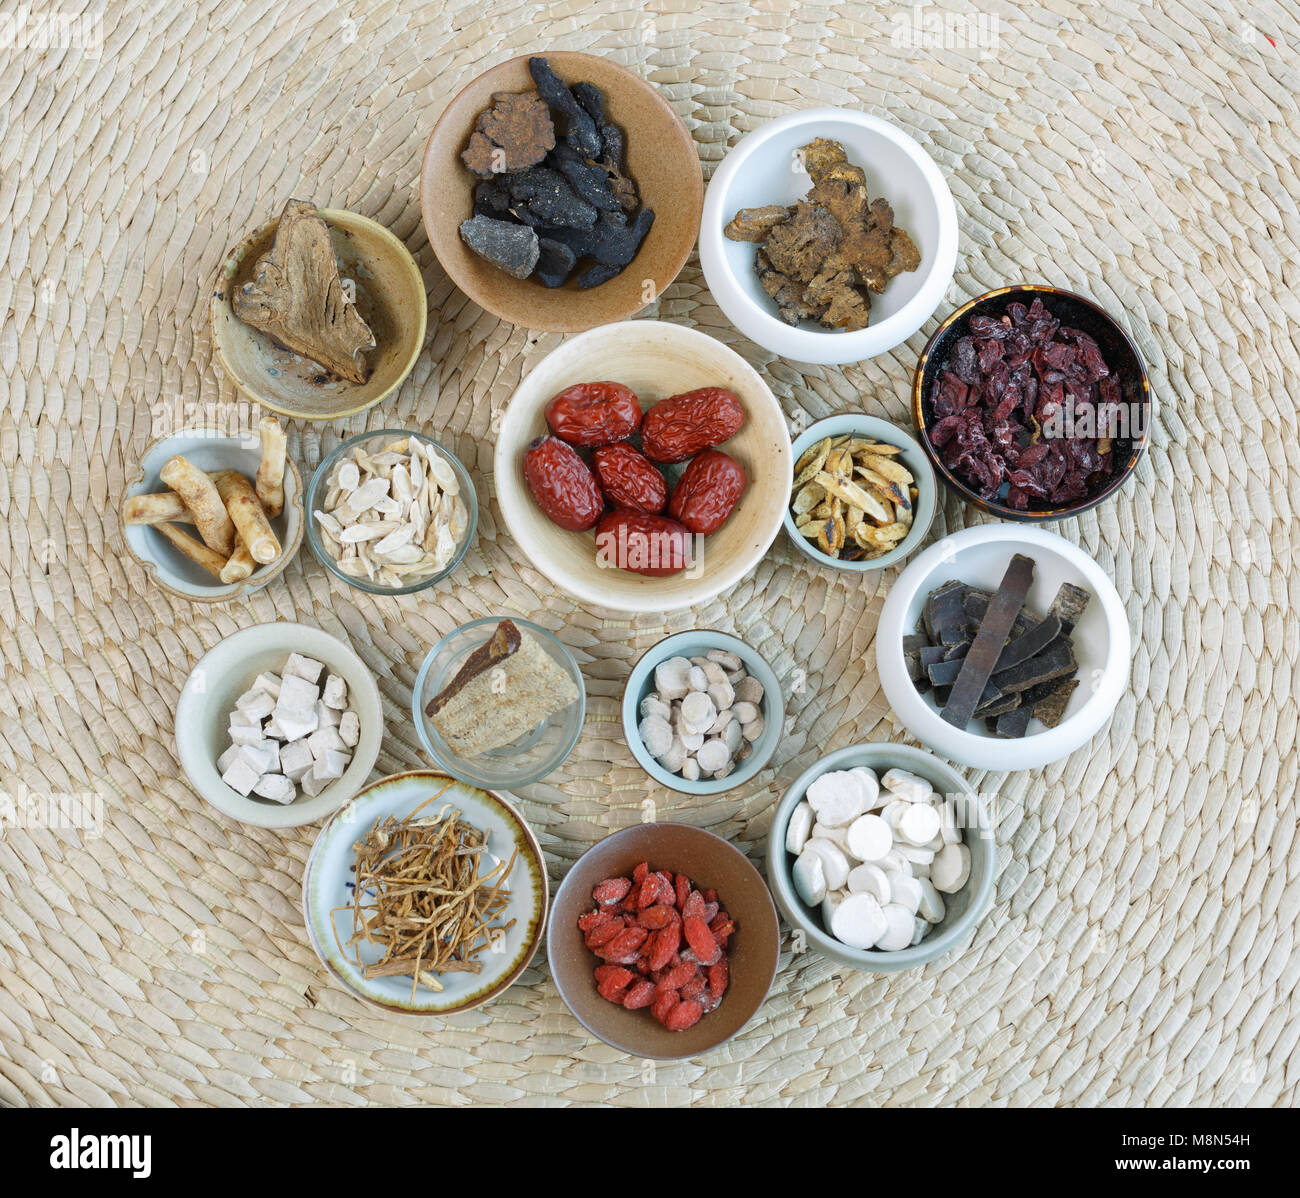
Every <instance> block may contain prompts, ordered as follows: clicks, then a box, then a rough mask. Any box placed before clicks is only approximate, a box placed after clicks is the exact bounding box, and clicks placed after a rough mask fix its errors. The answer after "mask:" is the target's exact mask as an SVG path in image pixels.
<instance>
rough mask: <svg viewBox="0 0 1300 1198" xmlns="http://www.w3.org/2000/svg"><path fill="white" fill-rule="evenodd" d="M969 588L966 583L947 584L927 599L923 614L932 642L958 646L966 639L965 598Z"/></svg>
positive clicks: (951, 582) (931, 593) (934, 591)
mask: <svg viewBox="0 0 1300 1198" xmlns="http://www.w3.org/2000/svg"><path fill="white" fill-rule="evenodd" d="M968 589H969V588H968V587H967V586H966V584H965V583H964V582H953V581H950V582H945V583H944V584H943V586H941V587H939V588H937V589H936V590H933V591H931V592H930V594H929V595H928V596H927V597H926V600H925V607H924V608H923V609H922V614H923V617H924V619H925V630H926V632H927V633H929V634H930V640H931V641H933V642H936V643H938V644H944V645H956V644H959V643H960V642H962V641H964V640H965V639H966V610H965V598H966V591H967V590H968Z"/></svg>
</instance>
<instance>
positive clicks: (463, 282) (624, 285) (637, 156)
mask: <svg viewBox="0 0 1300 1198" xmlns="http://www.w3.org/2000/svg"><path fill="white" fill-rule="evenodd" d="M530 57H532V55H527V54H525V55H521V56H520V57H518V58H512V59H510V60H509V61H508V62H503V63H500V64H499V65H497V66H495V67H493V68H492V69H491V70H489V71H486V72H485V73H484V74H482V75H480V76H479V77H478V78H477V79H475V80H474V81H473V82H472V83H471V84H469V86H468V87H466V88H465V89H464V90H463V91H461V92H460V94H459V95H457V96H456V98H455V99H454V100H452V102H451V103H450V104H448V105H447V109H446V111H445V112H443V114H442V116H441V117H439V118H438V123H437V125H435V126H434V129H433V134H432V136H431V137H430V138H429V144H428V146H427V147H426V148H425V151H424V163H423V165H422V166H421V168H420V206H421V208H422V209H423V210H424V227H425V229H426V230H427V231H428V234H429V244H430V245H431V246H433V252H434V253H435V254H437V256H438V261H439V262H441V263H442V267H443V269H444V270H445V271H446V272H447V274H448V275H449V276H450V278H451V281H452V282H453V283H455V284H456V286H457V287H459V288H460V289H461V290H462V291H463V292H464V293H465V294H466V295H468V296H469V298H470V299H472V300H473V301H474V302H475V303H476V304H478V305H479V307H480V308H484V309H486V310H487V311H488V312H491V313H492V314H493V315H494V316H499V317H501V319H502V320H508V321H509V322H510V323H511V324H517V325H523V326H524V327H525V328H530V329H544V330H548V331H550V332H556V333H577V332H581V331H582V330H583V329H590V328H594V327H595V326H596V325H598V324H606V323H607V322H609V321H612V320H623V319H625V318H626V317H628V316H631V315H632V314H633V313H634V312H638V311H640V309H642V308H644V307H645V306H646V304H648V303H652V302H653V301H654V300H655V299H656V298H657V297H658V296H660V295H662V294H663V292H664V290H665V289H666V288H667V287H668V285H669V284H670V283H671V282H672V281H673V280H674V279H675V278H676V277H677V272H678V271H680V270H681V268H682V266H683V265H684V264H685V262H686V259H687V258H688V257H689V256H690V252H691V250H692V248H693V247H694V245H695V238H696V235H697V234H698V233H699V231H700V213H701V212H702V211H703V208H704V181H703V178H702V176H701V174H700V160H699V155H698V154H697V152H696V149H695V142H694V141H693V140H692V139H691V135H690V133H689V132H688V131H687V128H686V126H685V125H684V124H683V123H682V121H681V118H680V117H679V116H678V115H677V114H676V113H675V112H674V111H673V110H672V108H671V107H669V105H668V102H667V101H666V100H665V99H664V98H663V96H662V95H660V94H659V92H658V90H657V89H655V88H654V87H652V86H651V85H650V84H649V83H647V82H646V81H645V80H644V79H642V78H641V77H640V76H639V75H634V74H632V72H631V71H628V70H625V69H624V68H623V67H621V66H618V65H617V64H616V63H613V62H611V61H610V60H609V59H607V58H599V57H597V56H595V55H592V54H577V53H572V52H567V51H554V52H550V53H547V54H546V55H545V58H546V60H547V62H549V63H550V65H551V69H552V70H554V71H555V73H556V74H557V75H559V76H560V78H561V79H563V80H564V81H565V83H568V84H573V83H579V82H587V83H594V84H595V85H596V86H597V87H598V88H600V90H601V92H602V94H603V95H604V97H605V111H606V113H607V114H608V115H609V117H610V118H611V119H612V120H613V121H614V122H615V123H616V124H618V125H620V126H622V128H623V131H624V132H625V133H626V135H627V169H628V173H629V174H630V175H631V176H632V178H633V179H635V180H636V183H637V186H638V187H639V188H640V191H641V197H642V200H643V201H644V203H645V204H646V206H648V207H650V208H652V209H654V214H655V221H654V225H653V226H652V227H651V229H650V232H649V234H648V235H647V236H646V239H645V241H644V242H642V244H641V249H640V250H639V251H638V253H637V256H636V257H635V258H634V259H633V260H632V262H631V264H630V265H629V266H628V267H627V269H626V270H624V271H623V272H622V273H621V274H620V275H618V276H616V277H615V278H613V279H611V280H610V281H609V282H608V283H604V284H602V285H601V286H599V287H593V288H591V289H590V290H588V291H583V290H581V289H580V288H579V287H578V285H577V284H576V283H574V282H573V281H572V280H570V282H568V283H567V284H565V286H563V287H558V288H554V289H552V288H548V287H545V286H543V285H542V284H541V283H539V282H537V280H535V279H514V278H511V277H510V276H509V275H507V274H506V273H504V272H503V271H500V270H498V269H497V268H496V267H495V266H492V265H491V264H490V263H487V262H485V261H484V260H483V259H482V258H480V257H479V256H478V255H477V254H475V253H473V252H472V251H471V250H470V249H469V248H468V247H467V246H466V245H465V243H464V242H463V241H461V239H460V232H459V229H460V224H461V222H462V221H465V220H468V219H469V218H470V216H472V215H473V207H474V201H473V194H472V193H473V189H474V184H475V182H476V179H475V177H474V175H472V174H471V173H470V172H469V171H468V170H467V169H466V168H465V165H464V164H463V163H462V162H461V160H460V154H461V151H462V150H463V149H464V148H465V146H466V144H467V143H468V142H469V135H470V133H471V132H472V131H473V129H474V122H475V121H476V120H477V118H478V114H479V113H480V112H481V111H482V110H483V109H484V108H487V107H488V106H489V105H490V104H491V102H492V94H493V92H522V91H528V90H529V89H530V88H532V86H533V80H532V76H531V75H530V74H529V73H528V59H529V58H530Z"/></svg>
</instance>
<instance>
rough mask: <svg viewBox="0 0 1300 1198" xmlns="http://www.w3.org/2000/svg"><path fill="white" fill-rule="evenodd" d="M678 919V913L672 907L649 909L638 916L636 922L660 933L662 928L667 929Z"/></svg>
mask: <svg viewBox="0 0 1300 1198" xmlns="http://www.w3.org/2000/svg"><path fill="white" fill-rule="evenodd" d="M676 918H678V916H677V912H676V911H674V910H673V909H672V908H671V907H662V906H660V907H647V908H646V909H645V910H644V911H642V912H640V914H638V915H637V917H636V921H637V923H638V924H639V925H640V926H641V927H643V928H651V929H653V930H654V931H658V930H659V929H660V928H666V927H667V926H668V925H669V924H670V923H672V922H673V920H674V919H676Z"/></svg>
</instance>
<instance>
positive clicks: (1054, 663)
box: [997, 636, 1079, 692]
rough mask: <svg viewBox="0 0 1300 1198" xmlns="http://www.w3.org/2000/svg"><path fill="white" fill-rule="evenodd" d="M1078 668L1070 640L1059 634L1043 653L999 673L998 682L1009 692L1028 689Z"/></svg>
mask: <svg viewBox="0 0 1300 1198" xmlns="http://www.w3.org/2000/svg"><path fill="white" fill-rule="evenodd" d="M1078 668H1079V665H1078V662H1076V661H1075V660H1074V650H1073V648H1072V647H1071V645H1070V642H1069V640H1068V639H1067V638H1065V637H1063V636H1058V637H1057V638H1056V640H1054V641H1053V642H1052V643H1051V644H1050V645H1048V646H1047V648H1046V649H1044V650H1043V651H1042V652H1041V653H1038V654H1036V655H1035V656H1034V657H1031V658H1030V659H1029V660H1028V661H1022V662H1021V663H1020V664H1019V665H1015V666H1012V667H1011V668H1010V669H1007V670H1003V671H1002V672H1001V673H999V674H998V676H997V684H998V686H1000V687H1001V688H1002V689H1003V690H1004V691H1007V692H1010V691H1026V690H1029V688H1030V687H1033V686H1037V685H1038V684H1039V683H1043V682H1050V681H1051V680H1052V679H1054V678H1062V677H1065V676H1066V675H1069V674H1073V673H1074V671H1075V670H1077V669H1078Z"/></svg>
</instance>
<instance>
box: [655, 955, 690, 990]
mask: <svg viewBox="0 0 1300 1198" xmlns="http://www.w3.org/2000/svg"><path fill="white" fill-rule="evenodd" d="M695 972H696V970H695V965H694V964H693V963H692V962H690V961H683V962H680V963H678V964H677V965H674V966H673V967H672V968H671V969H670V970H669V971H668V972H667V973H666V974H664V976H663V977H662V978H660V980H659V989H660V990H680V989H681V988H682V987H683V986H685V985H686V983H687V982H689V981H690V980H691V978H693V977H694V976H695Z"/></svg>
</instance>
